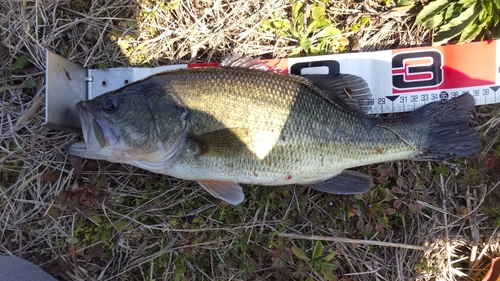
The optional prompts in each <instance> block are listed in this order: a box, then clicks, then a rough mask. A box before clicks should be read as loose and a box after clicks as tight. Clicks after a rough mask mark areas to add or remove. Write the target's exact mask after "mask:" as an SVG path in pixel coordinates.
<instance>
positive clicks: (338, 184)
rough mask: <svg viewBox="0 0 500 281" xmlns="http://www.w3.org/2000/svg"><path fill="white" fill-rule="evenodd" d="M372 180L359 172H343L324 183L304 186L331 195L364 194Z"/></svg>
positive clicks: (370, 185)
mask: <svg viewBox="0 0 500 281" xmlns="http://www.w3.org/2000/svg"><path fill="white" fill-rule="evenodd" d="M372 184H373V183H372V178H371V177H370V176H368V175H365V174H363V173H360V172H356V171H351V170H345V171H343V172H342V173H340V174H339V175H336V176H335V177H333V178H330V179H328V180H326V181H322V182H317V183H313V184H308V185H305V186H307V187H309V188H312V189H315V190H318V191H322V192H326V193H332V194H358V193H365V192H367V191H368V190H370V188H371V187H372Z"/></svg>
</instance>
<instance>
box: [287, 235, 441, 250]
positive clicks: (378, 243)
mask: <svg viewBox="0 0 500 281" xmlns="http://www.w3.org/2000/svg"><path fill="white" fill-rule="evenodd" d="M278 236H279V237H286V238H292V239H304V240H313V241H330V242H340V243H350V244H364V245H375V246H382V247H395V248H402V249H411V250H418V251H429V250H431V249H432V248H431V247H427V246H415V245H408V244H400V243H392V242H383V241H373V240H361V239H351V238H344V237H331V236H316V235H300V234H293V233H280V234H279V235H278Z"/></svg>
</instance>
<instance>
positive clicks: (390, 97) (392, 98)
mask: <svg viewBox="0 0 500 281" xmlns="http://www.w3.org/2000/svg"><path fill="white" fill-rule="evenodd" d="M385 97H386V98H388V99H390V100H391V101H392V102H394V101H395V100H396V99H397V98H398V97H399V96H385Z"/></svg>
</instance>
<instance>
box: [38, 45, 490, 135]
mask: <svg viewBox="0 0 500 281" xmlns="http://www.w3.org/2000/svg"><path fill="white" fill-rule="evenodd" d="M262 62H266V63H267V64H268V65H269V66H273V67H275V69H276V71H277V72H280V73H283V74H296V75H306V74H331V75H334V74H338V73H348V74H355V75H358V76H361V77H363V78H364V79H365V80H366V82H367V83H368V86H369V87H370V90H371V92H372V98H371V99H368V100H363V101H362V102H363V103H367V104H369V105H371V110H370V112H369V113H372V114H376V113H394V112H405V111H413V110H415V109H416V108H419V107H421V106H423V105H424V104H427V103H430V102H433V101H438V100H443V99H450V98H453V97H456V96H459V95H462V94H463V93H467V92H468V93H470V94H471V95H472V96H473V97H474V99H475V101H476V105H483V104H493V103H498V102H500V41H498V40H497V41H495V40H493V41H483V42H475V43H468V44H463V45H449V46H439V47H418V48H407V49H395V50H386V51H378V52H364V53H348V54H336V55H324V56H312V57H301V58H283V59H272V60H262ZM217 65H218V63H195V64H179V65H170V66H162V67H156V68H139V67H126V68H125V67H124V68H109V69H106V70H97V69H84V68H83V67H81V66H78V65H76V64H74V63H72V62H70V61H68V60H67V59H65V58H63V57H60V56H58V55H55V54H54V53H51V52H49V51H47V71H46V76H47V79H46V81H47V82H46V83H47V90H46V120H45V123H44V124H45V125H46V126H48V127H50V128H54V129H62V130H65V129H67V130H74V131H78V130H79V127H80V125H79V121H78V113H77V111H76V107H75V104H76V102H78V101H81V100H88V99H92V98H94V97H96V96H99V95H102V94H104V93H106V92H109V91H113V90H116V89H119V88H121V87H123V86H126V85H128V84H130V83H132V82H135V81H138V80H141V79H144V78H146V77H148V76H150V75H154V74H157V73H160V72H163V71H168V70H172V69H176V68H186V67H187V68H190V67H209V66H217ZM85 89H86V90H85Z"/></svg>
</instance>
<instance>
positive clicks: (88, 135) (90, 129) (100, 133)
mask: <svg viewBox="0 0 500 281" xmlns="http://www.w3.org/2000/svg"><path fill="white" fill-rule="evenodd" d="M76 108H77V110H78V114H79V115H80V123H81V124H82V131H83V139H84V140H85V144H86V146H87V149H88V150H92V151H95V150H99V149H103V148H104V147H106V146H107V145H110V146H114V145H115V144H116V143H117V142H118V134H117V130H116V129H115V126H114V125H113V124H112V123H111V122H110V121H108V120H106V119H102V118H96V117H95V116H94V115H92V113H91V112H90V109H89V107H88V105H87V104H86V103H85V102H79V103H77V104H76Z"/></svg>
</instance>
